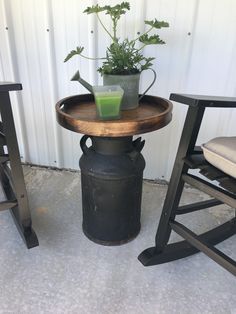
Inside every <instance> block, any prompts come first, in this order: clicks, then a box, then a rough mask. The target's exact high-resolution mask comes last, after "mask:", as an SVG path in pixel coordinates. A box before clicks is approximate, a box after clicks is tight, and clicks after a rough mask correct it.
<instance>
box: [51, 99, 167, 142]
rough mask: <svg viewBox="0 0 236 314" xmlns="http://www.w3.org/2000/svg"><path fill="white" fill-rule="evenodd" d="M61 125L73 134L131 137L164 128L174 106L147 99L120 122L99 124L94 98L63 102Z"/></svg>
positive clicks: (60, 105) (58, 110)
mask: <svg viewBox="0 0 236 314" xmlns="http://www.w3.org/2000/svg"><path fill="white" fill-rule="evenodd" d="M56 114H57V121H58V123H59V124H60V125H61V126H63V127H64V128H66V129H69V130H71V131H74V132H77V133H82V134H87V135H92V136H107V137H119V136H131V135H135V134H142V133H147V132H152V131H155V130H158V129H160V128H163V127H164V126H166V125H167V124H168V123H169V122H170V121H171V119H172V103H171V102H170V101H169V100H166V99H164V98H160V97H156V96H144V97H143V99H142V100H141V102H140V105H139V107H138V108H137V109H132V110H125V111H122V112H121V118H120V119H119V120H107V121H103V120H99V118H98V117H97V114H96V105H95V103H94V98H93V95H91V94H84V95H76V96H71V97H67V98H64V99H62V100H60V101H59V102H58V103H57V104H56Z"/></svg>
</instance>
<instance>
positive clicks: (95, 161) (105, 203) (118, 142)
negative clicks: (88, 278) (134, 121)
mask: <svg viewBox="0 0 236 314" xmlns="http://www.w3.org/2000/svg"><path fill="white" fill-rule="evenodd" d="M88 138H90V139H91V141H92V146H90V147H88V146H87V144H86V141H87V139H88ZM80 146H81V149H82V151H83V155H82V157H81V158H80V162H79V165H80V169H81V180H82V184H81V185H82V206H83V231H84V233H85V235H86V236H87V237H88V238H89V239H91V240H92V241H94V242H97V243H100V244H103V245H119V244H123V243H126V242H128V241H130V240H132V239H133V238H134V237H136V236H137V234H138V233H139V230H140V213H141V197H142V181H143V170H144V168H145V160H144V158H143V156H142V154H141V153H140V152H141V150H142V148H143V146H144V141H141V138H138V139H136V140H135V141H133V139H132V137H131V136H129V137H96V136H88V135H84V136H83V137H82V139H81V142H80Z"/></svg>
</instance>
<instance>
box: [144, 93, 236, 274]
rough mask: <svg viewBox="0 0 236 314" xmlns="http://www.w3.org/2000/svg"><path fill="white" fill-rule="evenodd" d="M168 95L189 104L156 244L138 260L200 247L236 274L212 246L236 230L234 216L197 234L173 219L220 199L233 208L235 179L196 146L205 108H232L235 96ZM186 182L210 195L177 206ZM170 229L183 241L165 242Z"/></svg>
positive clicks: (153, 261) (155, 260)
mask: <svg viewBox="0 0 236 314" xmlns="http://www.w3.org/2000/svg"><path fill="white" fill-rule="evenodd" d="M170 99H171V100H174V101H177V102H180V103H184V104H186V105H188V106H189V108H188V112H187V116H186V119H185V124H184V128H183V132H182V136H181V140H180V144H179V148H178V152H177V156H176V160H175V164H174V168H173V171H172V175H171V179H170V183H169V187H168V191H167V195H166V199H165V202H164V206H163V210H162V214H161V218H160V222H159V226H158V230H157V233H156V245H155V247H151V248H148V249H146V250H145V251H143V252H142V253H141V254H140V255H139V260H140V261H141V262H142V264H143V265H145V266H151V265H157V264H161V263H166V262H170V261H173V260H177V259H180V258H183V257H187V256H189V255H192V254H195V253H197V252H199V251H202V252H204V253H205V254H206V255H207V256H208V257H210V258H211V259H213V260H214V261H215V262H217V263H218V264H220V265H221V266H222V267H224V268H225V269H227V270H228V271H229V272H231V273H232V274H234V275H236V261H234V260H233V259H232V258H230V257H229V256H227V255H225V254H224V253H222V252H221V251H219V250H218V249H216V248H215V247H214V245H216V244H217V243H219V242H222V241H224V240H225V239H227V238H229V237H230V236H232V235H234V234H235V233H236V218H235V217H234V218H233V219H231V220H229V221H227V222H226V223H224V224H221V225H220V226H218V227H216V228H214V229H212V230H210V231H207V232H205V233H204V234H201V235H196V234H195V233H193V232H192V231H191V230H189V229H188V228H187V227H185V226H184V225H183V224H181V223H179V222H177V221H176V220H175V218H176V216H177V215H181V214H186V213H190V212H193V211H198V210H201V209H205V208H208V207H213V206H216V205H219V204H223V203H225V204H227V205H229V206H230V207H232V208H236V179H235V178H233V177H232V176H230V175H227V174H226V173H225V172H223V171H221V170H219V169H218V168H216V167H215V166H213V165H212V164H210V163H208V162H207V161H206V159H205V158H204V155H203V151H202V149H201V148H200V147H197V146H195V144H196V140H197V137H198V132H199V129H200V126H201V122H202V118H203V115H204V111H205V108H206V107H218V108H219V107H222V108H233V107H236V98H229V97H210V96H198V95H181V94H171V95H170ZM235 154H236V150H235ZM189 169H199V170H200V173H201V174H202V175H203V176H204V177H206V178H207V179H206V180H204V179H203V178H200V177H199V176H197V175H192V174H190V173H189ZM214 180H216V181H218V184H215V183H213V182H212V181H214ZM185 183H188V184H189V185H191V186H193V187H194V188H196V189H199V190H200V191H203V192H205V193H207V194H208V195H210V196H211V197H212V199H211V200H207V201H201V202H197V203H193V204H189V205H185V206H179V201H180V198H181V195H182V191H183V188H184V184H185ZM172 230H174V231H175V232H176V233H177V234H179V235H180V236H182V237H183V238H184V239H185V241H181V242H176V243H171V244H168V241H169V238H170V234H171V231H172Z"/></svg>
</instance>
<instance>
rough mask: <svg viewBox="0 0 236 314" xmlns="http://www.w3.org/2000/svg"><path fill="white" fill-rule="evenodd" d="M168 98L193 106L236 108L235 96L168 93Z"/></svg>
mask: <svg viewBox="0 0 236 314" xmlns="http://www.w3.org/2000/svg"><path fill="white" fill-rule="evenodd" d="M170 100H174V101H176V102H179V103H182V104H186V105H189V106H193V107H218V108H236V97H223V96H205V95H190V94H175V93H173V94H170Z"/></svg>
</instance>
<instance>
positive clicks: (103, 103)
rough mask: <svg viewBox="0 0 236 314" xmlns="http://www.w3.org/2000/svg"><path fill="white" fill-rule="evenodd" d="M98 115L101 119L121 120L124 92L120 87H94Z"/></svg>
mask: <svg viewBox="0 0 236 314" xmlns="http://www.w3.org/2000/svg"><path fill="white" fill-rule="evenodd" d="M93 91H94V96H95V102H96V106H97V113H98V116H99V118H100V119H102V120H110V119H119V117H120V105H121V100H122V97H123V93H124V92H123V90H122V89H121V88H120V86H114V85H113V86H96V87H95V86H94V87H93Z"/></svg>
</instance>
